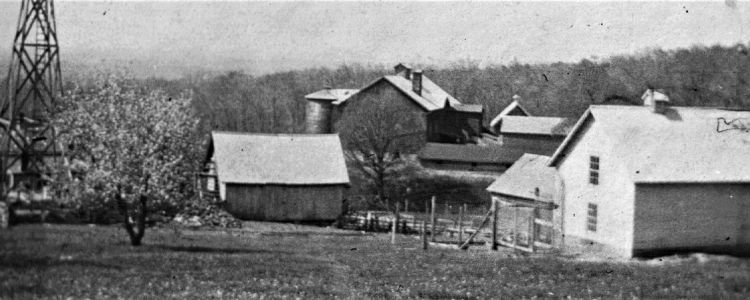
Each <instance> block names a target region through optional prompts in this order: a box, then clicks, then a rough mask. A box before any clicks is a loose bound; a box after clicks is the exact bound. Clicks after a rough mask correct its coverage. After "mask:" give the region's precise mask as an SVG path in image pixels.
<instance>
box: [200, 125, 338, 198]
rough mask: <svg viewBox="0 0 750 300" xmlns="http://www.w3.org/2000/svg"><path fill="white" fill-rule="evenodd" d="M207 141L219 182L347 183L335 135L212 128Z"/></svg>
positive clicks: (336, 135)
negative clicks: (234, 130) (248, 131)
mask: <svg viewBox="0 0 750 300" xmlns="http://www.w3.org/2000/svg"><path fill="white" fill-rule="evenodd" d="M211 143H212V147H213V153H214V158H215V160H216V172H217V174H218V177H219V180H220V181H222V182H230V183H247V184H285V185H318V184H349V175H348V173H347V171H346V164H345V162H344V153H343V151H342V148H341V141H340V140H339V137H338V134H314V135H313V134H260V133H239V132H222V131H214V132H211Z"/></svg>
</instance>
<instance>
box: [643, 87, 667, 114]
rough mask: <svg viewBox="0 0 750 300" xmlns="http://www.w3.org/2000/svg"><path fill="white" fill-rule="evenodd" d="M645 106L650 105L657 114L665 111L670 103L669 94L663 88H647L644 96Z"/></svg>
mask: <svg viewBox="0 0 750 300" xmlns="http://www.w3.org/2000/svg"><path fill="white" fill-rule="evenodd" d="M641 99H642V100H643V106H650V107H651V109H652V111H653V112H654V113H657V114H661V113H664V111H665V110H666V109H667V106H668V105H669V96H667V93H666V92H665V91H664V90H663V89H658V90H653V89H647V90H646V92H645V93H643V96H641Z"/></svg>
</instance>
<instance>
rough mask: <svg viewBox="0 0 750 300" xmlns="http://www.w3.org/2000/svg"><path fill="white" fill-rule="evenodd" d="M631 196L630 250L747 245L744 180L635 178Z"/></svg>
mask: <svg viewBox="0 0 750 300" xmlns="http://www.w3.org/2000/svg"><path fill="white" fill-rule="evenodd" d="M635 196H636V204H635V228H634V230H635V235H634V245H633V246H634V248H635V251H636V252H639V253H648V252H660V251H675V250H691V249H695V250H702V251H711V252H727V253H732V252H736V250H741V249H740V247H738V246H743V247H742V248H745V251H747V250H750V249H749V248H747V246H748V245H747V244H748V240H749V239H748V233H749V232H748V230H747V223H748V205H747V203H750V184H710V183H706V184H638V185H637V186H636V193H635ZM742 244H745V245H742Z"/></svg>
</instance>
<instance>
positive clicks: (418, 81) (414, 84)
mask: <svg viewBox="0 0 750 300" xmlns="http://www.w3.org/2000/svg"><path fill="white" fill-rule="evenodd" d="M411 89H412V90H413V91H414V92H415V93H417V95H420V96H421V95H422V70H414V73H413V74H412V76H411Z"/></svg>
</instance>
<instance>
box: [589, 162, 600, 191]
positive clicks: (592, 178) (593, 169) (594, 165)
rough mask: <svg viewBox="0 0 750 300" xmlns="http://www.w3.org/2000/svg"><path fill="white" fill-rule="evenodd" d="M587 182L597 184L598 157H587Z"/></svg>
mask: <svg viewBox="0 0 750 300" xmlns="http://www.w3.org/2000/svg"><path fill="white" fill-rule="evenodd" d="M589 183H591V184H595V185H598V184H599V157H598V156H590V157H589Z"/></svg>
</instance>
